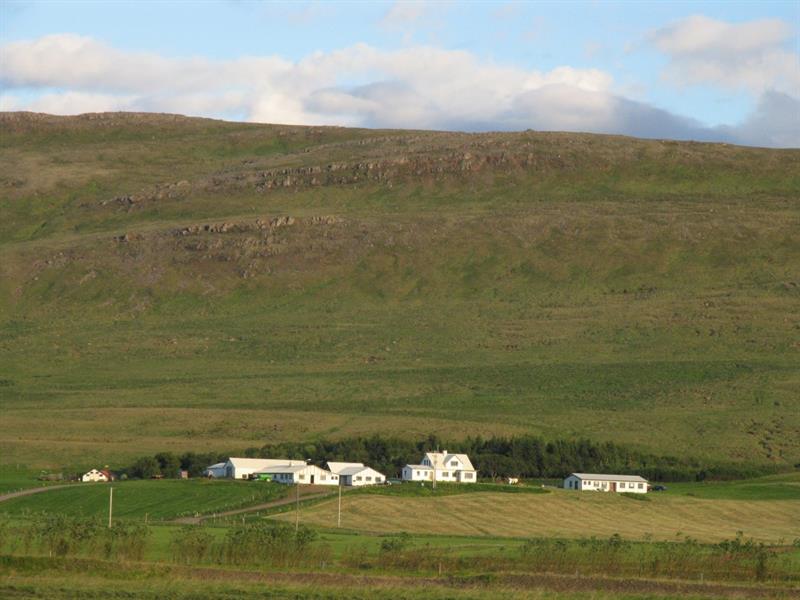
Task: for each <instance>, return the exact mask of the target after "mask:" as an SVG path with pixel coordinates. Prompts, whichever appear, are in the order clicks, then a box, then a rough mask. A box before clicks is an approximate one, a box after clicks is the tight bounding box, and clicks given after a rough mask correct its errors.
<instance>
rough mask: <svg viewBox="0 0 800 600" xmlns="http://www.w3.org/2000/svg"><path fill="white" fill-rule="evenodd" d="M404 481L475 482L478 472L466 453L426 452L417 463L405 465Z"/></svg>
mask: <svg viewBox="0 0 800 600" xmlns="http://www.w3.org/2000/svg"><path fill="white" fill-rule="evenodd" d="M402 477H403V480H404V481H434V479H435V480H436V481H446V482H451V483H476V482H477V481H478V472H477V471H476V470H475V467H473V466H472V462H471V461H470V460H469V456H467V455H466V454H454V453H450V452H448V451H447V450H444V451H443V452H426V453H425V456H423V457H422V460H421V461H420V464H418V465H406V466H405V467H403V474H402Z"/></svg>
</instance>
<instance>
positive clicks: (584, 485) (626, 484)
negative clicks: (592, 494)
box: [564, 475, 647, 494]
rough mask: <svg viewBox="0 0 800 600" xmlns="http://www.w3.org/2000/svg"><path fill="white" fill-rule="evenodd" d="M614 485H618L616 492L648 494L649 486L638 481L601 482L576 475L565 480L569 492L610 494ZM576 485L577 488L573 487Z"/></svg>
mask: <svg viewBox="0 0 800 600" xmlns="http://www.w3.org/2000/svg"><path fill="white" fill-rule="evenodd" d="M612 483H614V484H616V492H617V493H620V494H621V493H622V492H630V493H633V494H646V493H647V484H646V483H644V482H638V481H601V480H594V479H585V480H582V479H578V478H577V477H575V476H574V475H570V476H569V477H567V478H566V479H564V489H568V490H574V489H577V490H580V491H599V492H610V491H612V490H613V489H614V486H613V485H612ZM571 484H575V487H573V485H571ZM640 486H641V487H640Z"/></svg>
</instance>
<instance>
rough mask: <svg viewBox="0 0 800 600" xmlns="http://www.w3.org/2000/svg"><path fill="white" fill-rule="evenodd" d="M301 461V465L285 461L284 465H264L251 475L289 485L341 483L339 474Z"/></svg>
mask: <svg viewBox="0 0 800 600" xmlns="http://www.w3.org/2000/svg"><path fill="white" fill-rule="evenodd" d="M295 462H297V461H295ZM301 463H302V464H299V465H290V464H285V463H284V464H282V465H272V466H268V467H264V468H263V469H260V470H258V471H255V472H254V473H252V475H251V477H253V478H256V479H260V478H262V477H268V478H271V480H272V481H277V482H278V483H285V484H287V485H294V484H299V485H304V484H305V485H339V476H338V475H336V474H334V473H331V472H330V471H326V470H325V469H321V468H320V467H317V466H316V465H307V464H305V462H302V461H301Z"/></svg>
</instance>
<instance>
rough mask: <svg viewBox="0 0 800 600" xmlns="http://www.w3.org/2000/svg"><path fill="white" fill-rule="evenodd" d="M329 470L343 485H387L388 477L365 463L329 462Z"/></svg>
mask: <svg viewBox="0 0 800 600" xmlns="http://www.w3.org/2000/svg"><path fill="white" fill-rule="evenodd" d="M328 469H330V470H331V472H332V473H335V474H336V475H338V476H339V478H340V479H341V482H342V485H349V486H354V487H358V486H362V485H380V484H382V483H386V476H385V475H384V474H383V473H380V472H378V471H376V470H375V469H373V468H371V467H367V466H365V465H364V463H346V462H329V463H328Z"/></svg>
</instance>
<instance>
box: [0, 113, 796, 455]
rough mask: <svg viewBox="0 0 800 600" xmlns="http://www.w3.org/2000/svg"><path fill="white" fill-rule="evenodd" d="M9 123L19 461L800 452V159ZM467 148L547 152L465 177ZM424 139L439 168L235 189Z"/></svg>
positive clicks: (5, 443) (792, 154) (10, 427)
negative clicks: (356, 451) (474, 441)
mask: <svg viewBox="0 0 800 600" xmlns="http://www.w3.org/2000/svg"><path fill="white" fill-rule="evenodd" d="M0 131H2V133H3V135H2V136H0V138H2V142H0V179H2V180H4V181H7V182H9V185H7V186H5V187H4V188H3V189H4V190H6V191H5V192H4V194H3V196H2V197H1V198H0V410H2V412H3V419H2V420H0V462H4V463H7V464H15V463H22V464H27V465H31V467H32V468H39V467H44V468H62V467H70V468H72V467H77V466H81V467H82V466H91V465H93V464H95V463H97V464H112V465H113V464H116V463H121V462H127V461H130V459H132V458H135V457H138V456H141V455H144V454H153V453H155V452H159V451H173V452H182V451H186V450H195V451H197V450H206V449H209V450H211V449H213V450H219V451H223V452H236V451H238V450H241V449H244V448H247V447H252V446H261V445H263V444H265V443H268V442H274V441H285V440H293V441H298V440H299V441H302V440H311V439H316V438H321V437H326V438H334V437H338V436H341V437H344V436H350V435H359V434H370V433H372V432H376V431H380V432H382V433H394V434H398V435H406V436H413V437H420V436H424V435H427V434H428V433H431V432H433V433H436V434H438V435H439V436H440V437H443V438H445V439H447V438H451V439H452V438H463V437H465V436H467V435H477V434H480V435H491V434H494V433H498V434H514V433H533V434H540V435H542V436H545V437H559V438H562V437H590V438H594V439H598V440H613V441H615V442H621V443H626V444H631V445H634V446H636V447H638V448H642V449H646V450H650V451H652V452H655V453H658V454H663V453H678V454H681V455H684V456H696V457H698V458H700V459H708V460H714V461H731V460H733V461H737V462H741V463H747V464H761V465H764V464H768V465H774V464H777V465H780V466H783V467H788V466H791V465H794V464H796V463H798V462H800V441H798V440H800V436H798V435H797V432H798V431H799V430H800V398H798V396H797V394H796V390H797V389H798V387H799V386H800V370H798V368H797V359H798V352H799V351H800V348H798V346H797V341H796V340H797V332H798V328H799V327H800V309H798V306H800V303H798V301H797V300H798V298H800V296H798V294H800V287H798V286H799V285H800V283H799V282H798V281H797V273H798V271H799V270H800V262H799V261H800V258H798V257H800V236H798V231H800V212H799V211H798V205H797V202H796V199H797V198H798V197H800V179H799V178H798V177H797V176H796V175H795V174H796V173H797V172H798V163H799V161H800V153H798V152H797V151H791V150H789V151H780V150H764V149H749V148H737V147H731V146H721V145H712V144H689V143H671V142H662V141H646V140H634V139H627V138H617V137H609V136H590V135H578V134H535V133H524V134H487V135H484V136H464V135H459V134H440V133H430V132H429V133H413V134H410V133H408V132H386V131H366V130H348V129H340V128H331V129H328V128H302V127H280V126H263V125H243V124H230V123H220V122H213V121H208V120H191V119H172V118H170V117H141V116H124V115H117V116H113V117H108V122H107V123H105V124H104V126H102V127H95V126H93V124H92V122H91V121H86V120H81V119H52V121H45V122H39V123H27V122H24V121H21V120H17V121H14V120H13V119H11V118H9V119H6V120H3V121H2V122H0ZM478 144H482V146H479V145H478ZM465 151H469V152H470V153H472V154H478V155H483V154H486V153H489V154H492V155H493V153H502V152H505V153H506V154H507V155H508V156H523V155H524V156H526V157H527V156H528V155H530V156H531V157H532V158H531V160H532V162H531V163H530V164H528V165H527V166H520V165H518V166H502V165H500V166H496V167H491V168H490V167H484V168H482V169H481V170H479V171H476V172H465V171H461V170H460V168H459V169H457V170H453V169H455V167H456V166H458V165H460V161H461V160H462V158H461V157H462V156H463V153H464V152H465ZM403 156H405V157H412V158H414V159H415V160H418V162H419V168H420V170H421V171H423V174H422V175H415V174H414V173H412V172H405V171H402V170H393V169H394V167H391V168H390V167H385V166H380V167H379V169H385V178H384V179H383V180H380V181H376V180H369V181H366V180H364V181H362V180H359V181H357V182H355V183H347V184H339V183H335V182H327V183H326V184H325V185H319V186H312V185H308V186H305V187H304V186H299V187H296V188H292V187H289V188H286V189H283V188H281V189H279V190H275V189H272V190H269V191H264V192H258V191H256V190H255V187H254V186H253V185H249V184H248V185H240V184H239V183H235V182H240V181H249V180H248V178H252V177H256V175H257V174H258V173H261V172H264V171H266V170H269V169H284V168H294V167H297V166H314V165H321V166H323V167H325V166H326V165H329V164H331V163H337V164H340V163H341V164H345V163H346V164H348V165H350V166H349V167H348V169H350V168H355V167H352V165H358V164H364V163H366V162H370V161H372V162H374V163H376V164H380V165H383V164H384V162H386V161H392V160H394V159H396V158H398V157H403ZM526 160H527V159H526ZM431 166H432V168H434V167H435V168H438V166H442V168H443V169H444V171H443V174H441V175H437V174H436V171H435V168H434V170H432V171H430V172H428V171H426V169H427V168H428V167H431ZM344 172H345V173H350V171H348V170H347V169H345V171H344ZM212 177H216V178H220V179H221V180H223V181H224V182H227V183H224V184H223V185H222V186H221V187H220V188H215V187H213V186H212V185H210V184H209V181H211V178H212ZM239 177H241V178H242V179H238V178H239ZM181 180H185V181H188V182H189V184H190V187H191V193H187V194H186V195H184V196H180V197H173V198H169V197H167V196H163V197H161V198H157V197H155V196H153V198H151V199H146V200H142V201H141V202H139V203H138V204H137V205H136V206H134V207H132V208H130V210H128V209H127V208H125V207H124V206H122V205H120V204H119V203H117V202H115V201H113V199H114V198H115V197H117V196H125V195H134V196H137V195H139V196H142V197H145V196H147V195H148V194H151V195H152V194H154V193H156V192H157V191H158V190H156V186H158V185H162V186H163V185H165V184H172V183H175V182H178V181H181ZM390 184H391V185H390ZM184 187H185V186H184ZM159 189H161V188H159ZM154 190H156V192H154ZM107 200H112V201H111V202H110V203H109V202H107V203H106V204H103V202H104V201H107ZM283 215H291V216H294V217H296V219H297V220H296V222H295V224H294V225H291V226H285V227H278V228H273V229H270V230H253V229H249V230H247V231H239V232H228V233H224V234H216V233H201V234H197V235H188V236H176V235H174V234H173V232H174V231H175V230H177V229H180V228H182V227H187V226H190V225H198V224H208V223H210V224H217V223H223V222H229V223H243V224H250V225H252V224H253V223H255V220H256V219H257V218H261V219H266V220H269V219H270V218H272V217H276V216H283ZM328 215H334V216H336V217H338V219H339V221H338V222H332V221H323V222H318V221H313V219H314V218H315V217H324V216H328ZM126 233H128V234H131V236H132V237H131V238H129V239H130V241H129V242H119V241H115V238H116V237H117V236H120V235H123V234H126ZM136 236H141V239H138V238H137V237H136Z"/></svg>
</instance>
